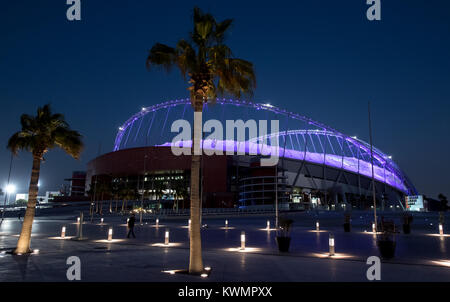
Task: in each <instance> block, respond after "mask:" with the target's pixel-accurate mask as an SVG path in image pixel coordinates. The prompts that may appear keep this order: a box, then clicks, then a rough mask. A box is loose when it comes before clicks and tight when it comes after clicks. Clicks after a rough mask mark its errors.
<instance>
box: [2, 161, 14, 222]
mask: <svg viewBox="0 0 450 302" xmlns="http://www.w3.org/2000/svg"><path fill="white" fill-rule="evenodd" d="M13 158H14V154H13V153H12V152H11V160H10V162H9V173H8V182H7V184H6V194H5V202H4V204H3V212H2V220H1V221H0V225H1V224H2V222H3V219H4V217H5V210H6V198H7V197H9V196H8V195H9V194H10V193H8V187H9V186H10V184H9V180H10V178H11V168H12V162H13ZM14 188H15V187H14Z"/></svg>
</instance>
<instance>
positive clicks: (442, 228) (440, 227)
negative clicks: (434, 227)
mask: <svg viewBox="0 0 450 302" xmlns="http://www.w3.org/2000/svg"><path fill="white" fill-rule="evenodd" d="M439 235H444V226H443V225H442V223H440V224H439Z"/></svg>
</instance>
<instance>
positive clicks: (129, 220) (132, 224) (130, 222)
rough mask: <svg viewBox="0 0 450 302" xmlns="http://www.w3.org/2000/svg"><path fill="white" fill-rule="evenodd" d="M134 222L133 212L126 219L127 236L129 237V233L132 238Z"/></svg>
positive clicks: (134, 236)
mask: <svg viewBox="0 0 450 302" xmlns="http://www.w3.org/2000/svg"><path fill="white" fill-rule="evenodd" d="M135 222H136V218H135V217H134V213H133V214H131V217H130V218H129V219H128V235H127V238H130V234H131V235H133V238H136V235H134V223H135Z"/></svg>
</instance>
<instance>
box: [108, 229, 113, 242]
mask: <svg viewBox="0 0 450 302" xmlns="http://www.w3.org/2000/svg"><path fill="white" fill-rule="evenodd" d="M112 235H113V229H112V228H109V230H108V241H112Z"/></svg>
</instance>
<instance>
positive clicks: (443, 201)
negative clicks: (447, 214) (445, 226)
mask: <svg viewBox="0 0 450 302" xmlns="http://www.w3.org/2000/svg"><path fill="white" fill-rule="evenodd" d="M438 199H439V201H440V202H441V210H442V211H447V209H448V205H447V204H448V200H447V197H446V196H445V195H444V194H442V193H440V194H439V195H438Z"/></svg>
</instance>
